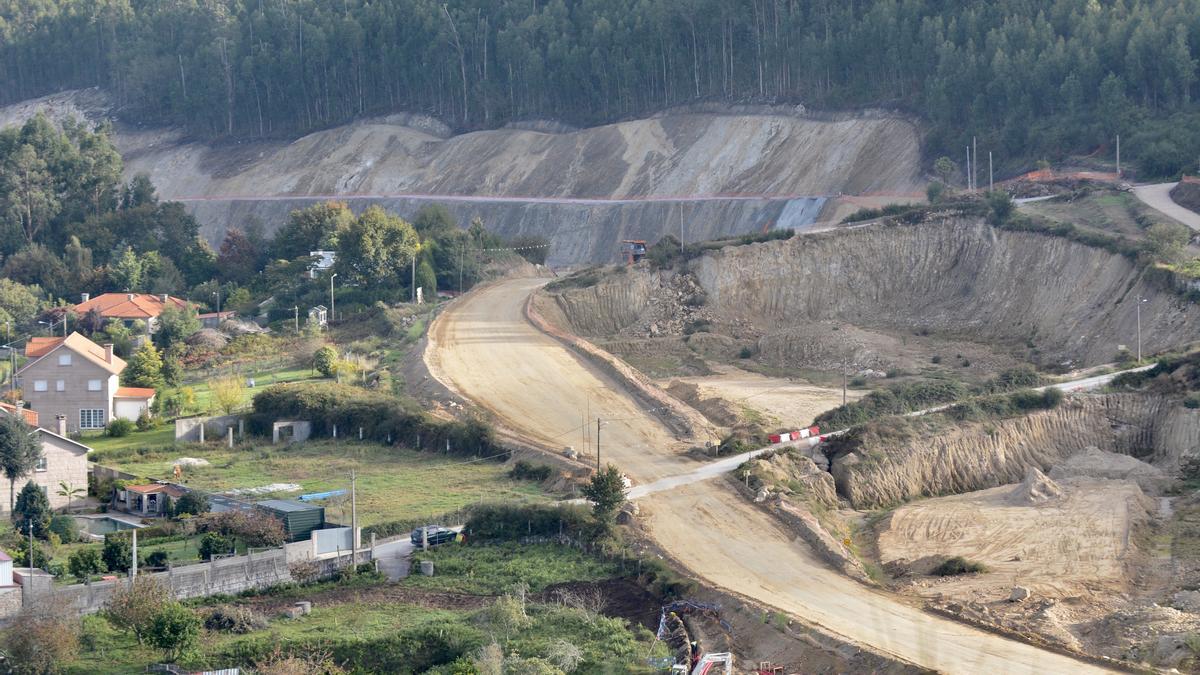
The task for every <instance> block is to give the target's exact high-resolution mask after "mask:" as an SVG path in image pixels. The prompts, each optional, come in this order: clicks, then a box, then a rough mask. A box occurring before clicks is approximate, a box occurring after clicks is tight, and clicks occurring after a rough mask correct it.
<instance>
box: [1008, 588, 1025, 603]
mask: <svg viewBox="0 0 1200 675" xmlns="http://www.w3.org/2000/svg"><path fill="white" fill-rule="evenodd" d="M1029 595H1030V593H1029V589H1028V588H1025V587H1024V586H1013V589H1012V593H1009V594H1008V601H1009V602H1023V601H1025V600H1028V599H1029Z"/></svg>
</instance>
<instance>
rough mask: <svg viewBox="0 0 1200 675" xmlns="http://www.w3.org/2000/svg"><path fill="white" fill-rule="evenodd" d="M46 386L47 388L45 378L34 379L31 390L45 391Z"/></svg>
mask: <svg viewBox="0 0 1200 675" xmlns="http://www.w3.org/2000/svg"><path fill="white" fill-rule="evenodd" d="M46 388H47V387H46V380H34V381H33V390H34V391H46Z"/></svg>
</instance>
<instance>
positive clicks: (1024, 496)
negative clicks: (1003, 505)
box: [1007, 466, 1063, 506]
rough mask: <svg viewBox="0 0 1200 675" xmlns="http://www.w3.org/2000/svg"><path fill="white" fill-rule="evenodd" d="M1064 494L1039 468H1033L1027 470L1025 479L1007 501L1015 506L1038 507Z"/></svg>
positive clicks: (1014, 489)
mask: <svg viewBox="0 0 1200 675" xmlns="http://www.w3.org/2000/svg"><path fill="white" fill-rule="evenodd" d="M1062 494H1063V491H1062V488H1061V487H1059V486H1058V484H1057V483H1055V482H1054V481H1052V480H1050V479H1049V478H1047V477H1046V474H1044V473H1042V472H1041V471H1039V470H1038V468H1037V467H1034V466H1031V467H1029V468H1027V469H1026V470H1025V479H1024V480H1022V481H1021V483H1020V484H1019V485H1017V486H1016V487H1015V488H1013V491H1012V493H1010V494H1009V495H1008V499H1007V501H1008V503H1009V504H1012V505H1013V506H1036V505H1038V504H1045V503H1046V502H1049V501H1053V500H1055V499H1058V498H1059V497H1061V496H1062Z"/></svg>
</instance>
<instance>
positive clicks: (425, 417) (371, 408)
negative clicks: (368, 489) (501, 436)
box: [250, 382, 508, 460]
mask: <svg viewBox="0 0 1200 675" xmlns="http://www.w3.org/2000/svg"><path fill="white" fill-rule="evenodd" d="M284 419H298V420H307V421H309V422H311V423H312V427H313V428H312V431H313V435H314V436H331V435H332V434H333V430H334V428H335V427H336V428H337V431H338V435H339V436H341V437H343V438H357V437H358V431H359V429H362V434H363V438H364V439H370V440H373V441H377V442H380V443H386V444H404V445H409V446H413V447H415V446H416V445H417V443H418V439H419V442H420V447H422V448H436V449H438V450H439V451H441V450H445V449H446V448H447V442H449V452H450V453H451V454H456V455H469V456H476V457H491V458H496V459H501V460H503V459H505V458H507V453H508V450H507V449H506V448H503V447H501V446H500V444H499V443H498V442H497V441H496V437H495V432H494V431H493V429H492V428H491V426H489V425H488V424H487V423H486V422H484V421H483V420H480V419H478V418H470V419H468V420H467V421H465V422H448V421H446V420H441V419H438V418H436V417H433V416H432V415H429V414H428V413H426V412H424V411H422V410H420V409H418V408H417V407H416V405H415V404H412V403H408V402H406V401H402V400H401V399H398V398H396V397H394V396H391V395H389V394H384V393H381V392H374V391H368V390H365V389H360V388H358V387H355V386H351V385H348V384H336V383H332V382H316V383H314V382H301V383H292V384H277V385H275V386H273V387H270V388H268V389H265V390H263V391H261V392H259V393H258V394H255V396H254V413H253V414H252V415H251V416H250V429H251V431H252V432H253V433H257V434H261V435H269V434H270V433H271V425H272V424H273V423H274V422H275V421H277V420H284Z"/></svg>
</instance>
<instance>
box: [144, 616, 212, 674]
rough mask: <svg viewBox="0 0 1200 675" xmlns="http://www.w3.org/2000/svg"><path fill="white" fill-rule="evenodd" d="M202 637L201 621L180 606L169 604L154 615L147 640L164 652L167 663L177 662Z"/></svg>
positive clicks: (147, 632) (147, 633)
mask: <svg viewBox="0 0 1200 675" xmlns="http://www.w3.org/2000/svg"><path fill="white" fill-rule="evenodd" d="M199 637H200V619H199V618H198V617H197V616H196V614H195V613H194V612H193V611H192V610H190V609H188V608H187V607H184V606H183V605H181V604H179V603H178V602H174V601H171V602H167V603H165V604H164V605H163V606H162V608H160V609H159V610H158V612H157V613H156V614H155V615H154V618H153V620H152V621H151V622H150V628H149V630H148V631H146V638H147V641H149V643H150V645H151V646H154V647H157V648H159V649H161V650H162V652H163V656H164V657H165V658H166V660H167V661H172V662H173V661H176V660H178V659H179V657H180V656H182V655H183V654H185V653H187V651H188V650H190V649H191V648H192V646H193V645H195V644H196V639H197V638H199Z"/></svg>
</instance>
